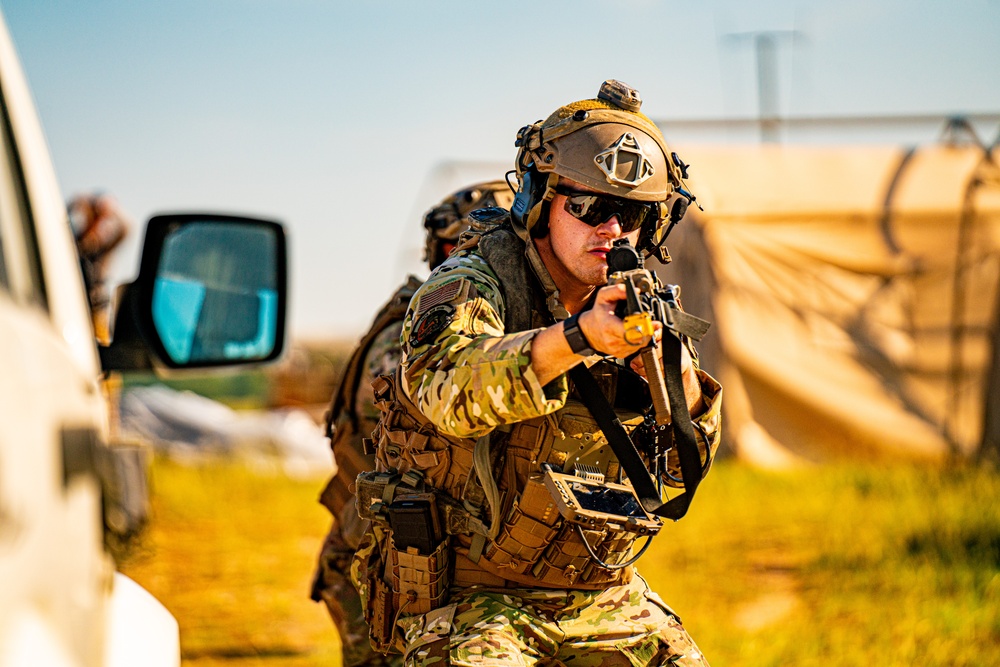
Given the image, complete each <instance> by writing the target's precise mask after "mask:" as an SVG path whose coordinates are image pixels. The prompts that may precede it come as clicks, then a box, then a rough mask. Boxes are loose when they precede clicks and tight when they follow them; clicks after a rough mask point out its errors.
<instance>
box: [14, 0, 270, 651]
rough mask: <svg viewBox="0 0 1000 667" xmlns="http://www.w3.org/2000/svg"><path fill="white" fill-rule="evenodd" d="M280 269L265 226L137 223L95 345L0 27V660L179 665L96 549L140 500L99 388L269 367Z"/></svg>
mask: <svg viewBox="0 0 1000 667" xmlns="http://www.w3.org/2000/svg"><path fill="white" fill-rule="evenodd" d="M285 275H286V269H285V238H284V233H283V231H282V228H281V226H280V225H278V224H277V223H273V222H266V221H258V220H251V219H245V218H232V217H226V216H218V215H173V216H160V217H157V218H154V219H153V220H151V221H150V223H149V226H148V228H147V232H146V240H145V243H144V247H143V255H142V262H141V266H140V271H139V276H138V278H137V279H136V281H135V282H133V283H131V284H130V285H128V286H127V287H126V289H125V290H124V292H123V297H122V300H121V306H120V309H119V311H118V313H117V317H116V320H115V321H116V324H115V338H114V341H113V342H112V344H111V345H110V347H107V348H102V349H98V346H97V344H96V343H95V338H94V331H93V328H92V323H91V318H90V313H89V310H88V303H87V298H86V295H85V292H84V288H83V282H82V278H81V275H80V265H79V260H78V258H77V255H76V250H75V247H74V244H73V240H72V235H71V231H70V226H69V223H68V221H67V217H66V210H65V206H64V203H63V199H62V197H61V194H60V190H59V187H58V185H57V183H56V178H55V173H54V170H53V168H52V164H51V162H50V159H49V153H48V149H47V147H46V144H45V141H44V138H43V136H42V131H41V127H40V124H39V121H38V117H37V115H36V113H35V109H34V105H33V103H32V100H31V97H30V94H29V90H28V87H27V85H26V82H25V80H24V77H23V74H22V72H21V69H20V66H19V64H18V61H17V57H16V55H15V52H14V48H13V46H12V44H11V40H10V37H9V35H8V33H7V29H6V26H5V24H4V22H3V19H2V17H0V667H112V666H118V665H144V666H154V667H156V666H159V665H164V666H175V665H178V664H179V663H180V652H179V641H178V632H177V623H176V621H175V620H174V619H173V617H172V616H171V615H170V614H169V613H168V612H167V611H166V609H164V608H163V607H162V605H160V604H159V603H158V602H157V601H156V600H155V599H154V598H153V597H152V596H151V595H149V594H148V593H147V592H146V591H144V590H143V589H142V588H140V587H139V586H138V585H137V584H135V583H134V582H132V581H131V580H129V579H127V578H125V577H124V576H123V575H121V574H119V573H116V572H115V568H114V562H113V559H112V558H111V557H110V555H109V554H108V552H107V550H106V548H105V531H106V530H107V529H108V528H107V526H111V527H112V528H113V527H114V523H115V522H114V521H110V522H109V521H108V519H109V518H114V516H113V515H114V510H115V509H116V507H119V506H120V505H121V503H123V502H124V503H125V504H127V503H128V498H129V497H130V496H131V497H134V496H135V494H136V493H137V492H139V493H141V491H142V490H141V489H140V490H138V491H137V490H136V489H130V488H128V487H127V486H123V483H122V481H123V478H122V477H121V476H120V474H119V473H120V471H121V467H122V465H121V464H122V462H124V461H127V457H123V456H119V453H120V452H119V450H118V449H117V448H116V446H115V445H116V443H115V442H112V441H110V440H111V436H110V432H111V429H110V424H111V416H110V414H109V411H110V409H111V408H110V401H109V400H108V399H107V397H106V393H105V390H106V386H105V383H104V381H103V379H102V378H103V377H105V374H106V373H107V372H109V371H116V370H127V369H135V368H142V367H145V368H150V367H165V368H170V369H183V368H189V367H191V368H194V367H206V366H224V365H236V364H247V363H260V362H263V361H268V360H270V359H273V358H275V357H277V356H278V355H279V354H280V352H281V349H282V346H283V342H284V313H285V303H286V287H285V280H286V278H285ZM122 451H125V450H124V448H123V449H122ZM117 519H118V521H119V523H121V517H120V516H119V517H117ZM125 523H127V521H126V522H125Z"/></svg>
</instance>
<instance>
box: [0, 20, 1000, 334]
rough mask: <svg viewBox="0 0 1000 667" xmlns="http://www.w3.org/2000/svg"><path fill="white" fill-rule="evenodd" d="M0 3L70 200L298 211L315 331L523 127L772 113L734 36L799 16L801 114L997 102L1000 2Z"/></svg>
mask: <svg viewBox="0 0 1000 667" xmlns="http://www.w3.org/2000/svg"><path fill="white" fill-rule="evenodd" d="M0 7H2V8H3V12H4V15H5V17H6V21H7V25H8V29H9V30H10V32H11V34H12V36H13V38H14V41H15V44H16V46H17V48H18V51H19V54H20V56H21V61H22V65H23V66H24V69H25V71H26V74H27V76H28V79H29V81H30V83H31V86H32V89H33V91H34V94H35V100H36V104H37V106H38V109H39V112H40V114H41V117H42V122H43V125H44V127H45V129H46V134H47V137H48V139H49V144H50V147H51V149H52V153H53V158H54V160H55V166H56V171H57V173H58V175H59V178H60V183H61V186H62V188H63V191H64V192H65V193H66V194H67V195H69V194H71V193H74V192H78V191H82V190H88V189H92V188H102V189H105V190H108V191H111V192H113V193H115V194H116V195H117V196H118V198H119V199H120V200H121V201H122V203H123V204H124V206H125V207H126V209H127V210H128V211H129V212H130V213H131V214H132V216H133V217H134V218H135V219H136V220H137V221H139V222H142V221H144V220H145V219H147V218H148V217H149V216H150V215H153V214H155V213H157V212H161V211H168V210H195V209H201V210H211V211H226V212H241V213H247V214H255V215H260V216H264V217H270V218H277V219H280V220H282V221H284V222H285V223H286V224H287V226H288V229H289V233H290V236H291V253H292V262H293V272H292V295H293V300H292V304H291V313H290V315H291V326H292V335H293V336H300V337H317V336H326V335H353V334H357V333H360V332H361V331H362V330H363V329H364V328H365V326H366V325H367V323H368V321H369V320H370V319H371V317H372V316H373V314H374V313H375V311H376V310H377V308H378V306H379V305H380V304H381V302H382V301H383V300H384V299H385V298H386V297H387V296H388V295H389V294H390V293H391V292H392V290H393V289H394V288H395V287H396V285H397V284H398V283H399V282H400V281H401V280H402V279H403V277H404V276H405V274H406V273H408V272H417V273H420V272H421V264H420V253H421V244H422V229H421V227H420V215H421V214H422V212H423V211H424V210H425V209H426V208H427V207H428V206H430V205H431V204H432V203H433V202H434V201H435V200H436V199H438V198H440V197H441V196H443V195H444V194H446V192H447V190H449V189H453V188H455V187H458V186H460V185H462V184H463V181H464V180H468V179H474V178H480V177H492V176H494V175H495V176H500V175H501V174H500V173H494V172H495V171H496V172H499V171H502V169H503V167H504V166H505V165H508V164H510V163H511V161H512V159H513V156H514V148H513V139H514V135H515V133H516V131H517V129H518V128H519V127H521V126H522V125H524V124H526V123H529V122H532V121H534V120H536V119H538V118H542V117H544V116H546V115H548V113H549V112H551V111H552V110H553V109H554V108H556V107H557V106H559V105H560V104H562V103H565V102H569V101H572V100H576V99H581V98H585V97H591V96H593V95H594V93H595V92H596V90H597V87H598V86H599V85H600V82H601V81H603V80H604V79H606V78H618V79H621V80H623V81H626V82H628V83H629V84H631V85H633V86H635V87H636V88H638V89H639V90H640V91H641V93H642V96H643V99H644V100H645V104H644V107H643V110H644V111H646V112H647V113H648V114H649V115H651V116H653V117H654V118H657V119H662V120H665V121H667V125H666V127H667V128H668V129H667V135H668V138H670V132H669V119H671V118H722V117H727V116H742V117H747V116H753V115H754V114H755V112H756V108H757V97H756V79H755V76H756V70H755V65H754V56H753V49H752V47H751V45H750V43H749V41H748V40H746V39H741V38H737V37H733V36H732V35H734V34H740V33H747V32H754V31H762V30H773V31H782V34H783V36H782V37H781V38H780V42H779V49H778V83H779V90H780V111H781V113H782V114H785V115H824V116H828V115H850V116H861V115H866V114H900V113H943V114H947V113H954V112H963V111H965V112H1000V85H998V83H1000V39H998V37H997V35H1000V0H947V1H946V0H936V1H931V0H884V1H881V2H873V1H872V0H840V1H836V2H834V1H820V0H815V1H811V2H808V1H804V0H802V1H792V0H772V1H770V2H766V3H765V2H750V1H749V0H717V1H715V2H700V3H693V2H673V1H665V0H661V1H657V0H619V1H617V2H612V1H610V0H577V1H575V2H563V1H555V0H550V1H546V2H543V1H540V0H535V1H534V2H524V1H522V0H509V1H508V2H504V3H474V2H469V1H468V0H466V1H464V2H462V1H448V2H443V1H442V2H438V1H434V0H424V1H421V2H412V1H407V0H396V1H390V0H367V1H365V2H340V1H337V0H171V1H170V2H155V1H153V0H88V1H87V2H80V1H77V0H0ZM793 31H794V37H792V36H789V35H790V34H791V33H792V32H793ZM927 139H928V140H931V139H933V137H928V138H927ZM455 162H457V163H460V164H462V165H465V166H463V167H462V168H460V169H457V170H450V171H449V170H442V169H441V168H440V165H442V164H444V163H455ZM484 163H485V164H488V165H490V166H489V167H488V168H487V167H479V168H477V167H476V166H475V165H476V164H484ZM494 165H495V166H494ZM695 167H696V165H695ZM139 236H140V235H139V234H138V233H137V234H135V235H134V236H133V238H132V239H131V240H130V243H129V245H128V246H127V248H126V250H125V252H124V253H123V254H122V256H121V257H120V259H119V260H118V263H117V265H116V267H115V272H116V275H118V276H119V277H120V278H122V279H125V278H127V277H129V276H130V275H131V273H132V272H133V271H134V268H135V266H136V262H137V249H138V246H139V242H140V238H139Z"/></svg>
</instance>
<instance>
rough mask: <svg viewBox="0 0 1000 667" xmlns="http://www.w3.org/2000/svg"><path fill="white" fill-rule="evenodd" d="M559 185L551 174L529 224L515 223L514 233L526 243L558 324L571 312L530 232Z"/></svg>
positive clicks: (529, 262)
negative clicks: (563, 300) (567, 308)
mask: <svg viewBox="0 0 1000 667" xmlns="http://www.w3.org/2000/svg"><path fill="white" fill-rule="evenodd" d="M558 183H559V175H558V174H556V173H555V172H549V174H548V177H547V180H546V182H545V194H544V195H543V196H542V197H541V199H539V200H538V202H537V203H536V204H535V205H534V206H532V207H531V210H530V211H528V216H527V224H526V225H521V224H519V223H517V222H513V226H514V232H515V233H516V234H517V235H518V237H519V238H520V239H521V240H522V241H524V255H525V257H527V259H528V265H529V266H531V270H532V271H533V272H534V274H535V277H536V278H538V282H539V284H541V286H542V289H543V290H544V291H545V305H546V306H547V307H548V309H549V312H550V313H551V314H552V317H554V318H555V319H556V321H557V322H560V321H562V320H564V319H566V318H567V317H569V311H567V310H566V307H565V306H564V305H563V303H562V301H561V300H560V299H559V288H558V287H556V283H555V281H554V280H552V276H551V275H550V274H549V270H548V269H547V268H545V262H543V261H542V256H541V255H540V254H539V253H538V248H537V247H535V241H534V239H532V238H531V232H530V231H529V230H530V229H531V228H532V227H534V226H535V224H536V223H537V222H538V219H539V218H540V217H541V215H542V213H543V212H545V211H548V208H549V207H548V204H549V202H551V201H552V198H553V197H555V195H556V185H557V184H558Z"/></svg>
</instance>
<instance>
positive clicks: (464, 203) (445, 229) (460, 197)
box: [424, 180, 514, 271]
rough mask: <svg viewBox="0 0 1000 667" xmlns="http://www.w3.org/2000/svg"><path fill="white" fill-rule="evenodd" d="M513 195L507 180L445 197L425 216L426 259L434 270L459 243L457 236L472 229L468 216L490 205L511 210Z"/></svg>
mask: <svg viewBox="0 0 1000 667" xmlns="http://www.w3.org/2000/svg"><path fill="white" fill-rule="evenodd" d="M513 201H514V193H513V192H511V189H510V186H508V185H507V182H506V181H504V180H496V181H486V182H484V183H476V184H475V185H470V186H468V187H466V188H463V189H461V190H459V191H458V192H454V193H452V194H450V195H448V196H447V197H445V198H444V199H443V200H442V201H441V203H439V204H438V205H437V206H435V207H434V208H432V209H431V210H429V211H428V212H427V213H426V215H424V229H425V230H426V232H427V237H426V243H425V246H424V260H425V261H426V262H427V264H428V266H429V267H430V269H431V270H432V271H433V270H434V269H435V268H436V267H437V266H438V265H439V264H440V263H441V262H443V261H444V260H445V259H446V258H447V257H448V255H449V253H451V251H452V249H454V247H455V245H456V244H457V243H458V237H459V236H461V235H462V232H464V231H465V230H467V229H468V228H469V214H470V213H472V212H473V211H475V210H476V209H480V208H486V207H488V206H499V207H500V208H510V205H511V203H512V202H513Z"/></svg>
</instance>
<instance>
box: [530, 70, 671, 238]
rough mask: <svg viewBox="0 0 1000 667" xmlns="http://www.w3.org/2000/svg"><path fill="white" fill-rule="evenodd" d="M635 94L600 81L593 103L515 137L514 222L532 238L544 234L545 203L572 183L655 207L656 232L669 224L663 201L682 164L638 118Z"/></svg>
mask: <svg viewBox="0 0 1000 667" xmlns="http://www.w3.org/2000/svg"><path fill="white" fill-rule="evenodd" d="M641 105H642V100H641V98H640V96H639V92H638V91H637V90H635V89H634V88H631V87H629V86H627V85H625V84H623V83H621V82H619V81H615V80H613V79H612V80H608V81H605V82H604V83H603V84H602V85H601V88H600V90H599V92H598V95H597V97H596V98H595V99H589V100H581V101H579V102H573V103H571V104H567V105H565V106H562V107H560V108H559V109H557V110H556V111H555V112H554V113H552V115H550V116H549V117H548V118H546V119H545V120H544V121H539V122H537V123H534V124H533V125H528V126H525V127H523V128H521V130H520V131H519V132H518V136H517V141H516V142H515V145H516V146H517V147H518V154H517V161H516V165H515V167H516V171H517V175H518V179H519V181H520V187H519V190H518V193H517V197H516V199H515V202H514V204H513V208H512V210H511V214H512V218H513V219H514V221H515V222H516V223H519V224H520V225H521V226H522V227H523V228H526V229H527V230H528V231H529V232H530V233H531V236H533V237H536V238H537V237H540V236H544V235H545V234H546V233H547V221H546V218H547V215H544V213H545V212H546V211H547V205H548V202H549V201H551V199H552V197H553V196H554V195H555V187H556V185H557V184H558V183H559V181H560V180H561V179H562V180H565V179H569V180H571V181H574V182H576V183H579V184H581V185H584V186H586V187H587V188H589V189H591V190H595V191H597V192H600V193H604V194H607V195H611V196H614V197H620V198H623V199H631V200H638V201H644V202H651V203H658V204H660V209H661V215H660V218H659V220H658V221H657V224H656V229H646V230H643V233H642V234H641V236H640V239H641V240H643V239H647V238H649V237H650V236H651V235H653V234H654V233H655V232H656V231H657V229H659V228H660V227H661V226H662V225H663V223H664V222H665V221H666V219H667V217H668V209H667V206H666V202H667V200H668V199H670V197H671V195H672V194H673V193H674V192H676V191H677V190H679V189H680V188H681V186H682V177H683V174H682V172H681V165H680V162H679V159H678V158H675V156H674V154H673V153H672V152H671V151H670V149H669V148H668V147H667V144H666V141H665V140H664V138H663V134H662V133H661V132H660V130H659V128H658V127H657V126H656V124H655V123H654V122H653V121H652V120H650V119H649V118H648V117H647V116H646V115H645V114H643V113H642V112H641V111H639V108H640V107H641Z"/></svg>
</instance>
